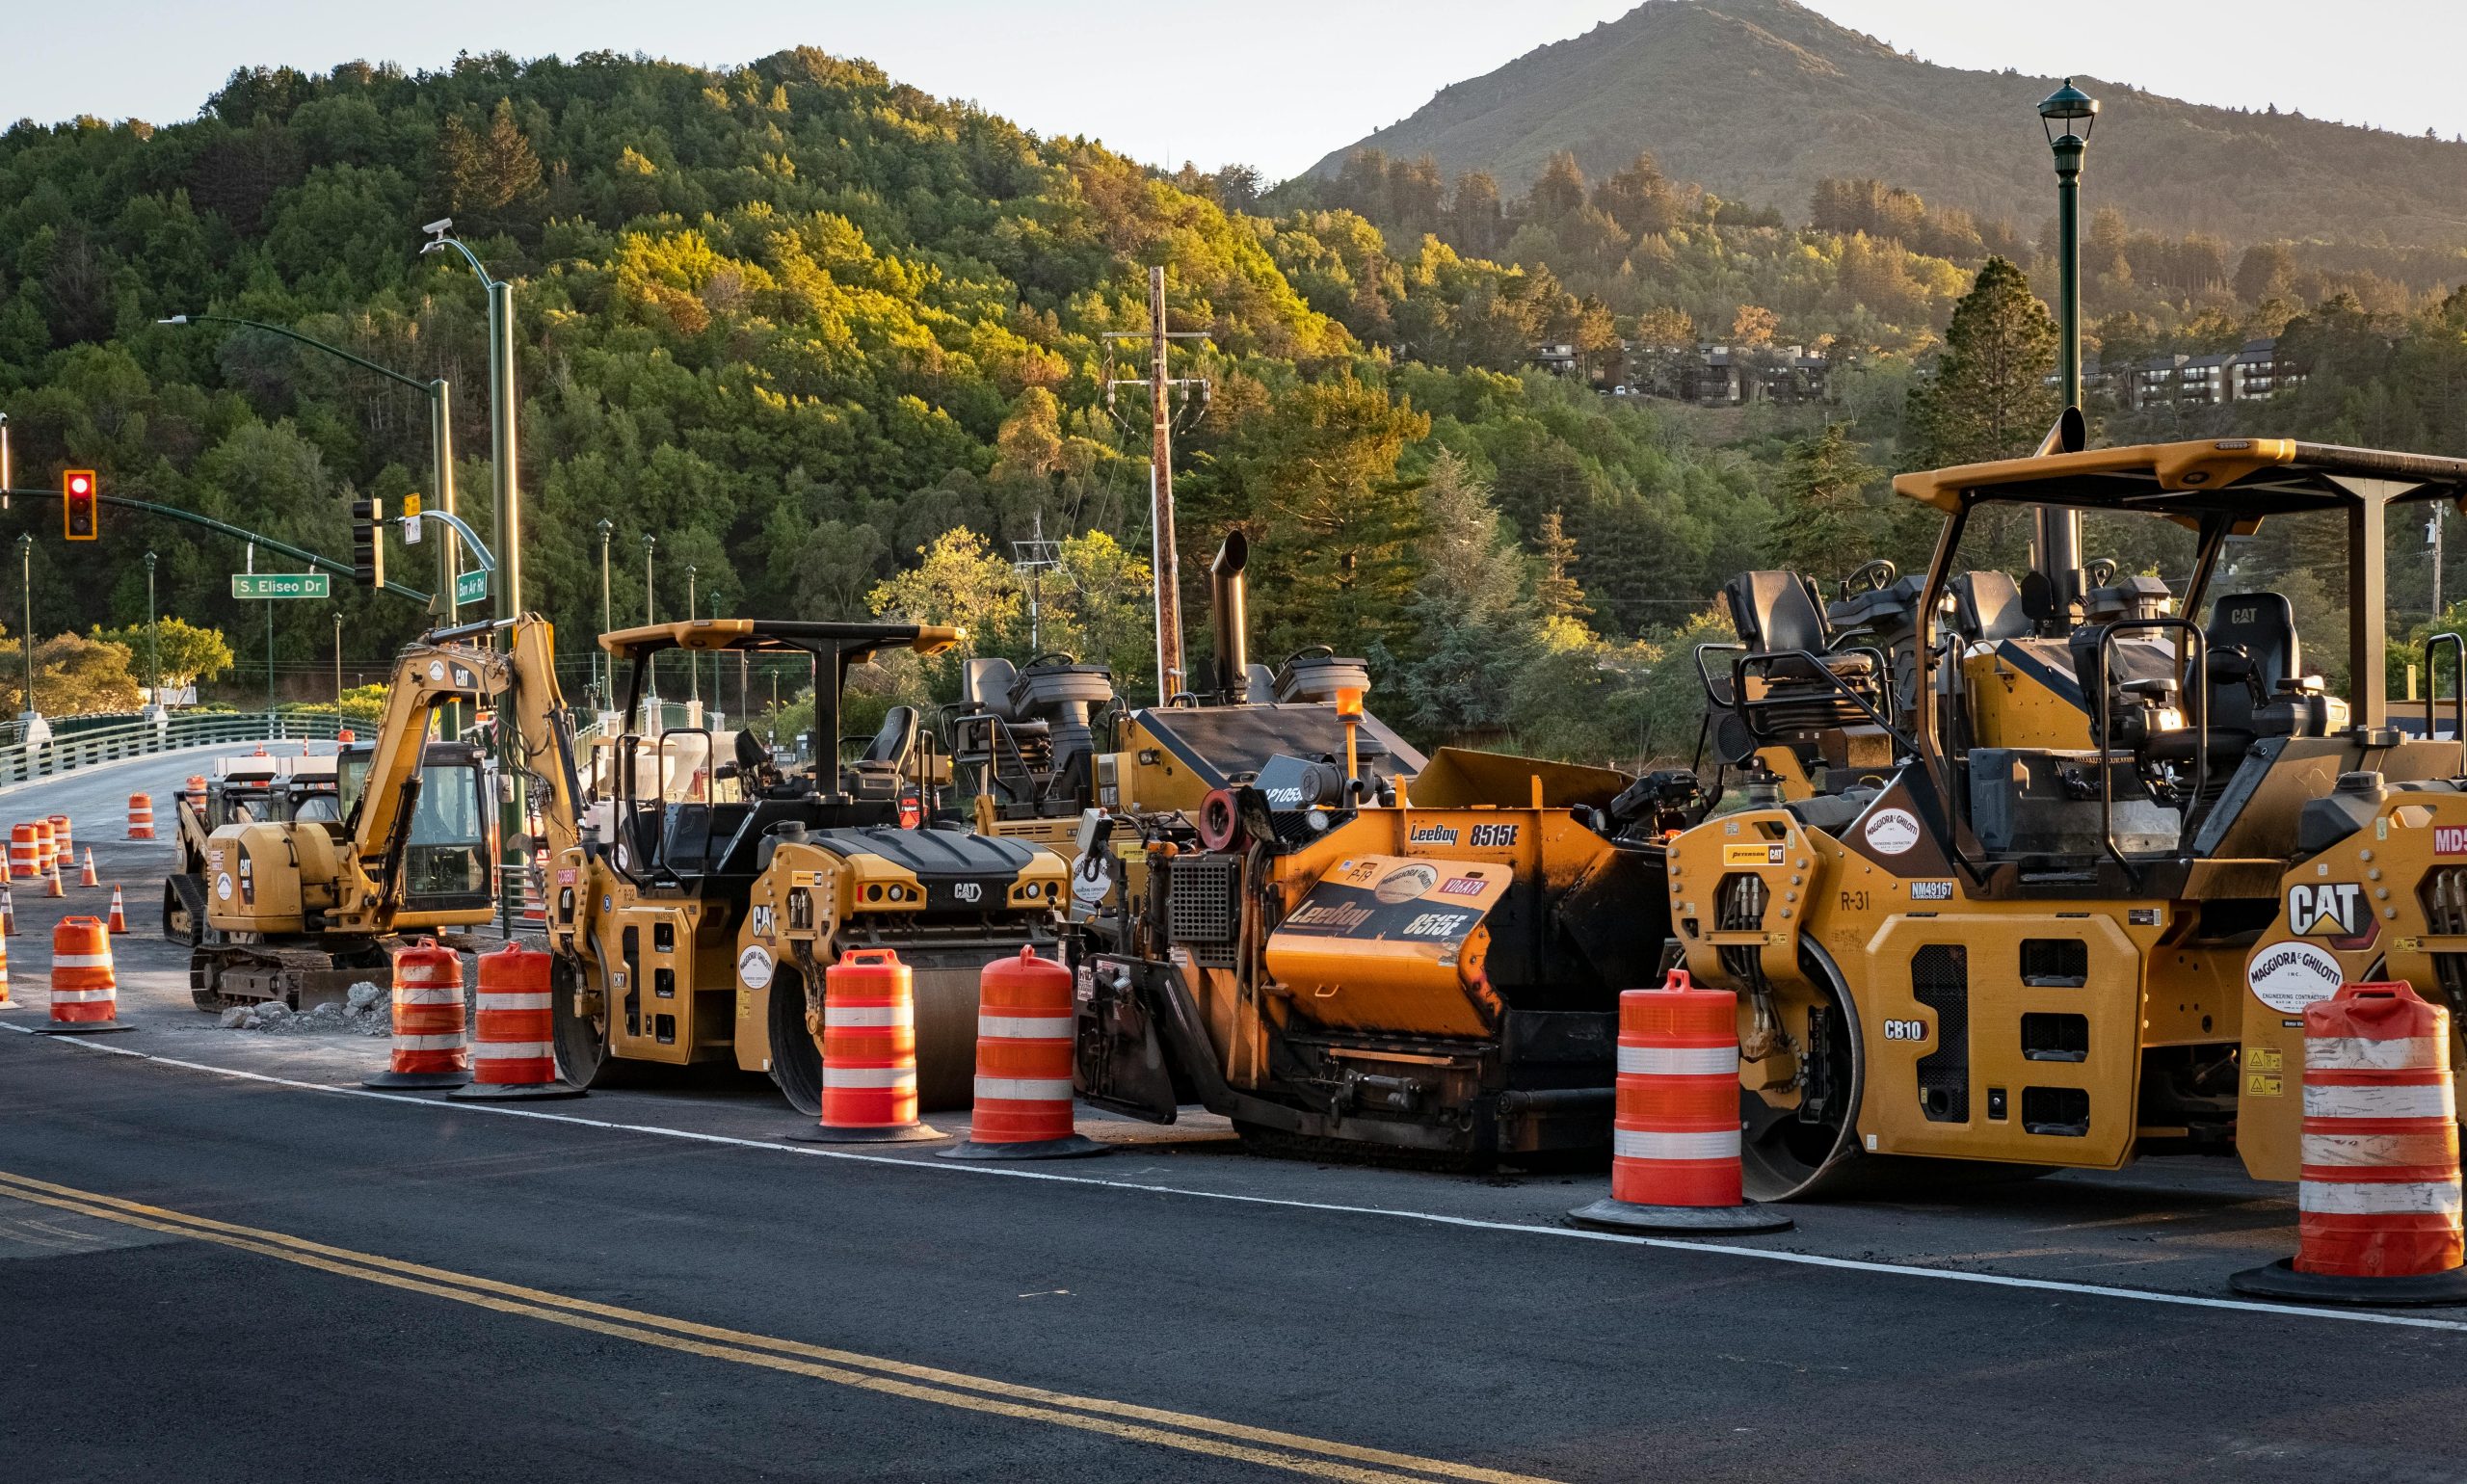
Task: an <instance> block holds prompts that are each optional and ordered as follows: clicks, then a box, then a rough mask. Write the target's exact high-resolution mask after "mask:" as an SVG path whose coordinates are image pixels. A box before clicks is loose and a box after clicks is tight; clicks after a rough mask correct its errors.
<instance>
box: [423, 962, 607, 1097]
mask: <svg viewBox="0 0 2467 1484" xmlns="http://www.w3.org/2000/svg"><path fill="white" fill-rule="evenodd" d="M551 962H552V961H551V960H550V958H549V956H548V955H547V954H544V953H542V952H541V951H539V950H538V949H536V948H526V947H524V946H522V945H521V944H520V943H508V944H506V945H505V949H504V951H503V952H499V953H483V954H481V955H480V993H479V1000H478V1004H477V1006H476V1009H477V1011H478V1013H477V1015H476V1016H475V1017H474V1018H473V1024H472V1027H471V1029H472V1037H471V1082H470V1085H469V1086H467V1087H458V1088H456V1089H455V1090H454V1091H452V1092H450V1093H447V1094H446V1095H445V1096H447V1097H448V1098H454V1099H459V1100H464V1101H495V1100H526V1099H536V1098H580V1097H583V1096H585V1095H584V1093H583V1090H582V1089H581V1088H579V1087H575V1086H573V1085H572V1084H570V1083H568V1082H560V1081H558V1080H557V1053H556V1031H555V1028H554V1024H553V1017H554V1011H553V1009H552V1006H553V1004H554V999H553V997H552V996H553V995H554V994H555V991H554V990H553V989H552V988H551V987H550V985H549V982H548V968H549V965H550V963H551Z"/></svg>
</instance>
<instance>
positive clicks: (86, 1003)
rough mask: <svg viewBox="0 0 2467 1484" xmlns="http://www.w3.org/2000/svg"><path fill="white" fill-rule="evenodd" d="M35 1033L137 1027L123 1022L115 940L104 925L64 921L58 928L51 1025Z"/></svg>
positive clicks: (84, 919) (53, 960) (54, 942)
mask: <svg viewBox="0 0 2467 1484" xmlns="http://www.w3.org/2000/svg"><path fill="white" fill-rule="evenodd" d="M35 1028H36V1029H38V1030H40V1031H42V1032H45V1033H46V1034H49V1035H55V1036H88V1035H96V1034H99V1033H101V1032H104V1031H114V1030H129V1029H132V1028H133V1027H131V1026H127V1025H123V1024H121V1023H120V1022H119V982H118V981H117V980H116V979H114V978H113V976H112V941H111V938H110V937H109V936H108V935H107V934H105V933H104V931H103V925H102V924H101V923H100V922H97V921H95V920H94V919H93V918H92V917H63V918H61V919H60V922H59V924H58V925H57V926H55V927H53V928H52V930H51V1020H50V1023H48V1024H45V1025H40V1026H37V1027H35Z"/></svg>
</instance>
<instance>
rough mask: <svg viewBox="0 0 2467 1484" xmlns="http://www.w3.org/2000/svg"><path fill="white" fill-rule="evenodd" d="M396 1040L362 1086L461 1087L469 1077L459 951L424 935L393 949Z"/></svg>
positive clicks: (468, 1053) (469, 1053) (461, 959)
mask: <svg viewBox="0 0 2467 1484" xmlns="http://www.w3.org/2000/svg"><path fill="white" fill-rule="evenodd" d="M393 1008H394V1042H393V1047H392V1054H391V1055H390V1056H389V1058H388V1059H387V1061H386V1064H385V1071H384V1072H377V1073H370V1074H369V1075H367V1076H364V1077H362V1078H360V1079H359V1085H360V1086H362V1087H397V1088H402V1087H418V1088H433V1087H461V1086H462V1085H463V1084H464V1083H465V1082H468V1081H470V1080H471V1047H470V1045H469V1043H468V1042H467V1041H466V1040H465V1039H464V1029H465V1017H464V1005H463V956H462V955H461V954H459V953H456V952H455V951H454V950H453V949H451V948H446V947H441V946H439V945H438V943H437V942H435V941H430V940H425V939H424V940H422V941H419V942H415V943H413V944H411V946H410V947H408V948H405V949H403V950H402V951H401V952H399V953H396V954H395V955H394V991H393Z"/></svg>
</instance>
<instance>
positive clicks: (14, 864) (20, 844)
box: [9, 825, 42, 881]
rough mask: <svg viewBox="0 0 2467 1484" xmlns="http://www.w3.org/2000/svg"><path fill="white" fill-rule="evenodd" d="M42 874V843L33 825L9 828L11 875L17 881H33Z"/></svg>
mask: <svg viewBox="0 0 2467 1484" xmlns="http://www.w3.org/2000/svg"><path fill="white" fill-rule="evenodd" d="M41 874H42V842H41V840H40V838H39V837H38V835H37V834H36V831H35V827H34V826H33V825H11V826H10V827H9V875H10V877H11V878H12V879H13V880H16V881H32V880H34V879H35V878H36V877H38V876H40V875H41Z"/></svg>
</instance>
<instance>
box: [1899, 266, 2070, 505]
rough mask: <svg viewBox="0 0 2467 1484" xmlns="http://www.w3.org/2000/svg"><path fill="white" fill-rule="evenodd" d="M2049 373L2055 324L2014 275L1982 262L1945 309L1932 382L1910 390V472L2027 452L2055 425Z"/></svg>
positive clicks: (2018, 274) (2053, 363)
mask: <svg viewBox="0 0 2467 1484" xmlns="http://www.w3.org/2000/svg"><path fill="white" fill-rule="evenodd" d="M2055 369H2056V320H2055V318H2054V317H2053V316H2051V315H2050V314H2049V313H2048V312H2047V306H2046V305H2042V304H2040V303H2039V302H2038V300H2037V299H2036V298H2035V297H2033V296H2032V295H2031V293H2030V282H2029V278H2025V277H2023V274H2022V270H2020V269H2019V268H2016V267H2014V266H2013V265H2012V264H2011V263H2009V262H2006V261H2005V260H2004V259H2003V258H2001V257H1991V258H1989V259H1988V260H1987V262H1986V263H1985V264H1984V265H1983V266H1982V267H1981V268H1980V269H1979V270H1978V277H1977V278H1976V279H1975V280H1974V281H1973V282H1972V284H1971V290H1970V292H1969V293H1967V294H1965V295H1963V296H1962V301H1961V303H1960V304H1958V305H1954V306H1953V319H1952V323H1951V325H1950V327H1948V328H1947V330H1946V331H1945V350H1944V354H1943V355H1942V356H1940V357H1938V358H1937V360H1936V375H1935V377H1934V378H1933V379H1932V380H1930V381H1927V382H1924V383H1922V384H1918V385H1915V386H1913V387H1912V388H1911V391H1910V410H1909V412H1908V415H1907V416H1906V418H1905V424H1906V426H1907V427H1908V429H1909V430H1910V432H1911V434H1912V435H1913V438H1914V442H1913V447H1912V450H1911V457H1912V460H1913V465H1912V466H1913V467H1917V468H1942V467H1945V466H1947V465H1950V464H1980V463H1984V462H1986V461H1988V460H1991V459H2011V458H2018V457H2020V456H2022V455H2024V454H2027V453H2029V451H2030V450H2031V449H2032V448H2034V447H2036V446H2037V444H2038V441H2039V439H2040V438H2042V437H2045V436H2046V435H2047V430H2048V428H2049V427H2050V426H2051V425H2053V424H2054V423H2055V421H2056V412H2057V411H2058V408H2057V406H2056V389H2055V388H2054V387H2052V386H2049V385H2047V384H2046V381H2047V378H2048V376H2049V374H2050V373H2052V372H2054V371H2055Z"/></svg>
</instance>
